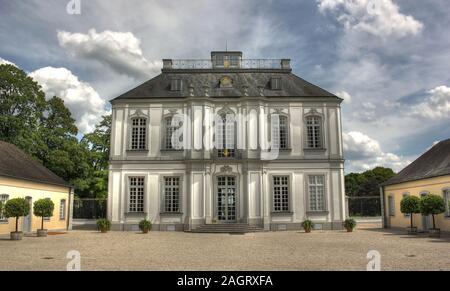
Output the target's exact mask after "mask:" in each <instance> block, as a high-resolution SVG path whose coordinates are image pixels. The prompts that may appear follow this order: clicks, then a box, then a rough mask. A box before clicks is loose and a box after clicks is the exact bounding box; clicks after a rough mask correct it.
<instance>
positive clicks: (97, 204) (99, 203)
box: [73, 198, 107, 219]
mask: <svg viewBox="0 0 450 291" xmlns="http://www.w3.org/2000/svg"><path fill="white" fill-rule="evenodd" d="M106 204H107V199H95V198H81V199H75V200H74V202H73V218H74V219H99V218H105V217H106Z"/></svg>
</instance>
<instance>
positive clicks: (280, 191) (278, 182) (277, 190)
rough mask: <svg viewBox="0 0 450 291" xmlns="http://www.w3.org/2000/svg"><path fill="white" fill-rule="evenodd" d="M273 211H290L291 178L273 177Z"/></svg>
mask: <svg viewBox="0 0 450 291" xmlns="http://www.w3.org/2000/svg"><path fill="white" fill-rule="evenodd" d="M273 211H274V212H288V211H289V176H275V177H273Z"/></svg>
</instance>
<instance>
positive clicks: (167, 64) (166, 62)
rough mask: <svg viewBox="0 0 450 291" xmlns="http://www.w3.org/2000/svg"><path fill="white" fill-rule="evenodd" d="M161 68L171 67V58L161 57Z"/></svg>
mask: <svg viewBox="0 0 450 291" xmlns="http://www.w3.org/2000/svg"><path fill="white" fill-rule="evenodd" d="M163 69H172V60H171V59H163Z"/></svg>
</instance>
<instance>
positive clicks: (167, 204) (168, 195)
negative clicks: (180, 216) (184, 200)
mask: <svg viewBox="0 0 450 291" xmlns="http://www.w3.org/2000/svg"><path fill="white" fill-rule="evenodd" d="M164 211H165V212H180V177H164Z"/></svg>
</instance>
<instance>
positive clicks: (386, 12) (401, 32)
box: [317, 0, 423, 38]
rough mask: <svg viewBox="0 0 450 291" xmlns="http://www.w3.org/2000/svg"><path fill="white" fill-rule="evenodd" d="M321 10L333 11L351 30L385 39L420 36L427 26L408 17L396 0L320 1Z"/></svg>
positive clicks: (323, 11) (318, 0)
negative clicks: (394, 0) (424, 26)
mask: <svg viewBox="0 0 450 291" xmlns="http://www.w3.org/2000/svg"><path fill="white" fill-rule="evenodd" d="M317 2H318V6H319V11H320V12H322V13H326V12H331V13H332V14H333V15H335V16H336V19H337V21H338V22H339V23H341V24H342V25H344V27H345V28H346V29H347V30H355V31H361V32H366V33H370V34H372V35H376V36H379V37H382V38H385V37H391V36H392V37H404V36H407V35H415V34H418V33H419V32H420V31H421V30H422V29H423V24H422V23H421V22H420V21H418V20H416V19H414V18H413V17H412V16H410V15H404V14H402V13H401V12H400V11H399V8H398V6H397V5H396V4H395V3H394V2H393V1H392V0H317Z"/></svg>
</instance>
